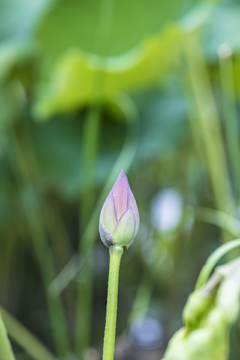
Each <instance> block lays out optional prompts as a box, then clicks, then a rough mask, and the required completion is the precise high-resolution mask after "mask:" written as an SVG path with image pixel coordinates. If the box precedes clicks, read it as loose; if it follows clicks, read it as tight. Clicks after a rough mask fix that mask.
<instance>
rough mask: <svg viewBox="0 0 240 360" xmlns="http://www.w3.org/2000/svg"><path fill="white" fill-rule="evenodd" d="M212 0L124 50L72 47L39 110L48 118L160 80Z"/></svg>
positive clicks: (44, 90) (58, 65) (43, 94)
mask: <svg viewBox="0 0 240 360" xmlns="http://www.w3.org/2000/svg"><path fill="white" fill-rule="evenodd" d="M210 5H211V4H210V3H205V6H203V7H202V8H197V10H196V11H194V12H193V13H191V16H189V17H188V18H185V19H184V21H182V22H179V23H172V24H171V25H168V26H167V27H165V29H164V30H163V31H162V32H161V33H160V34H158V35H151V36H150V35H148V36H147V37H145V38H144V39H143V40H142V42H141V43H140V44H139V45H138V46H137V47H135V48H134V49H133V50H131V51H129V52H128V53H126V54H124V55H122V56H118V57H114V58H113V57H102V56H99V55H96V54H92V53H88V52H86V51H83V50H81V49H79V48H78V47H75V48H70V49H68V50H67V51H66V52H65V53H64V54H63V55H62V56H61V57H60V58H59V60H58V61H57V63H56V66H55V69H54V71H53V74H52V76H51V80H50V84H47V86H43V87H42V89H41V92H40V94H39V100H38V102H37V104H36V106H35V115H36V116H37V117H38V118H47V117H49V116H51V115H53V114H55V113H61V112H66V111H69V110H73V109H76V108H78V107H81V106H82V105H85V104H89V103H91V102H96V101H106V100H111V99H114V98H116V97H117V96H118V94H119V93H121V92H129V91H133V90H135V89H139V88H140V87H146V86H149V85H152V84H154V83H157V82H158V81H159V80H160V79H161V78H162V77H163V76H164V75H165V74H166V72H167V71H168V70H169V68H170V67H172V66H173V64H174V63H176V61H177V60H178V59H179V55H180V50H181V44H182V42H183V41H184V39H185V36H186V34H188V32H189V31H192V30H193V29H194V28H196V27H197V26H198V25H199V24H201V22H202V21H203V20H204V19H205V18H206V16H207V15H208V14H209V10H210V9H211V6H210Z"/></svg>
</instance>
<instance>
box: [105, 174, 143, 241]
mask: <svg viewBox="0 0 240 360" xmlns="http://www.w3.org/2000/svg"><path fill="white" fill-rule="evenodd" d="M138 228H139V213H138V207H137V203H136V200H135V198H134V196H133V193H132V191H131V189H130V186H129V183H128V179H127V176H126V174H125V172H124V170H122V171H121V173H120V175H119V177H118V179H117V181H116V182H115V184H114V185H113V187H112V190H111V191H110V193H109V194H108V196H107V198H106V200H105V203H104V204H103V207H102V210H101V214H100V220H99V232H100V237H101V239H102V242H103V243H104V244H105V245H106V246H111V245H114V244H116V245H120V246H122V247H126V248H128V247H129V246H130V245H131V244H132V242H133V240H134V238H135V236H136V234H137V232H138Z"/></svg>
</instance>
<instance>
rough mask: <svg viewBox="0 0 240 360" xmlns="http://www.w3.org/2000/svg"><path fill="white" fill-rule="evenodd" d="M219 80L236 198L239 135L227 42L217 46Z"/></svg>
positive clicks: (239, 184)
mask: <svg viewBox="0 0 240 360" xmlns="http://www.w3.org/2000/svg"><path fill="white" fill-rule="evenodd" d="M218 52H219V65H220V80H221V90H222V104H223V115H224V123H225V129H226V143H227V150H228V155H229V160H230V165H231V168H232V172H233V175H234V182H235V188H236V189H235V190H236V193H237V199H238V201H239V196H240V168H239V136H238V133H239V131H238V119H237V111H236V98H235V91H234V78H233V64H232V52H231V49H230V48H229V46H228V45H227V44H222V45H221V46H220V48H219V51H218Z"/></svg>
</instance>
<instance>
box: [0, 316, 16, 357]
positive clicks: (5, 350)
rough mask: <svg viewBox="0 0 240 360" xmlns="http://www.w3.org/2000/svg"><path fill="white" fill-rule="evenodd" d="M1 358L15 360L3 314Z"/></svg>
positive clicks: (0, 322)
mask: <svg viewBox="0 0 240 360" xmlns="http://www.w3.org/2000/svg"><path fill="white" fill-rule="evenodd" d="M0 359H1V360H15V357H14V355H13V352H12V348H11V345H10V342H9V340H8V336H7V331H6V328H5V325H4V323H3V320H2V316H1V314H0Z"/></svg>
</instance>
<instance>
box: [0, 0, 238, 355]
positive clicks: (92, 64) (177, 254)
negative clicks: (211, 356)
mask: <svg viewBox="0 0 240 360" xmlns="http://www.w3.org/2000/svg"><path fill="white" fill-rule="evenodd" d="M239 31H240V5H239V3H238V1H237V0H236V1H233V0H232V1H231V0H227V1H224V2H214V1H201V0H198V1H197V0H195V1H190V0H179V1H173V0H168V1H167V2H162V1H159V0H151V1H149V0H148V1H146V0H141V1H135V0H115V1H112V0H101V1H100V0H89V1H83V0H81V1H79V0H68V1H67V0H34V1H33V0H0V174H1V176H0V248H1V251H0V301H1V304H2V306H3V307H4V309H5V310H4V309H3V310H2V315H3V319H4V321H5V323H6V327H7V329H8V331H9V334H10V336H11V337H12V339H13V342H12V344H13V348H14V352H15V354H16V358H17V359H21V360H27V359H31V358H35V359H43V358H44V359H48V358H49V360H50V359H53V358H54V357H56V356H58V358H61V359H88V360H89V359H92V360H94V359H95V360H97V359H100V358H101V351H102V338H103V328H104V316H105V303H106V287H107V270H108V253H107V249H106V248H105V247H104V246H103V245H102V243H101V242H100V240H99V235H98V216H99V212H100V209H101V206H102V204H103V201H104V198H105V196H106V194H107V192H108V191H109V189H110V188H111V186H112V185H113V183H114V182H115V180H116V178H117V176H118V174H119V172H120V171H121V169H122V168H124V169H125V171H126V172H128V177H129V182H130V184H131V188H132V190H133V193H134V195H135V197H136V200H137V203H138V206H139V211H140V218H141V228H140V231H139V234H138V236H137V238H136V240H135V242H134V244H133V245H132V246H131V248H130V249H129V250H128V251H127V252H126V253H125V254H124V256H123V262H122V267H121V273H120V291H119V292H120V294H119V310H118V312H119V318H118V328H117V336H118V339H117V349H116V359H135V358H136V359H138V360H141V359H146V358H147V359H160V358H161V357H162V356H163V353H164V351H165V348H166V345H167V342H168V340H169V338H170V337H171V336H172V335H173V333H174V332H175V331H176V330H178V329H179V328H180V327H181V326H182V320H181V312H182V309H183V306H184V304H185V302H186V299H187V297H188V295H189V294H190V292H191V291H192V290H193V287H194V284H195V282H196V279H197V275H198V273H199V271H200V269H201V267H202V265H203V264H204V263H205V261H206V259H207V257H208V256H209V255H210V254H211V252H212V251H213V250H214V249H216V248H217V247H218V246H219V245H220V244H221V243H224V242H226V241H229V240H231V239H234V238H237V237H239V234H240V223H239V190H240V172H239V155H240V154H239V112H238V102H239V93H240V57H239V49H240V40H239ZM237 255H238V250H236V249H235V250H234V251H233V252H232V253H230V255H229V256H228V259H231V257H236V256H237ZM6 310H7V311H8V312H6ZM9 313H11V314H12V316H13V317H11V316H10V315H9ZM16 321H18V322H16ZM21 324H22V325H24V326H25V327H26V328H27V329H28V330H29V331H30V332H31V333H29V332H28V331H26V329H25V328H22V326H21ZM32 335H34V336H36V338H38V339H39V340H40V341H41V343H36V342H35V341H37V340H36V338H32ZM238 337H239V329H238V324H237V325H235V326H234V328H233V329H232V330H231V337H230V338H231V347H230V349H231V350H230V358H231V359H234V360H235V359H238V358H239V355H238V354H239V345H238V344H239V341H238V340H237V341H236V339H238ZM43 344H44V345H43ZM38 346H39V348H38ZM36 348H37V349H38V351H35V350H34V349H36ZM47 349H48V350H47ZM49 351H51V353H50V352H49ZM36 354H39V355H36ZM52 354H54V355H52ZM37 356H38V357H37ZM199 359H201V358H199Z"/></svg>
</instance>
